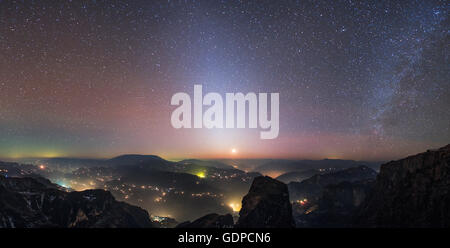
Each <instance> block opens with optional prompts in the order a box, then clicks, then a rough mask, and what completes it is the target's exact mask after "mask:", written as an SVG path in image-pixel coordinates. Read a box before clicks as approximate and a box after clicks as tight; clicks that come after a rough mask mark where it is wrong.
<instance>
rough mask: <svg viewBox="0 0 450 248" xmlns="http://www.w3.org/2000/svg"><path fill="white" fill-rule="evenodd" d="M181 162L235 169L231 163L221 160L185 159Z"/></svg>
mask: <svg viewBox="0 0 450 248" xmlns="http://www.w3.org/2000/svg"><path fill="white" fill-rule="evenodd" d="M179 163H182V164H185V165H198V166H204V167H214V168H218V169H230V170H234V169H235V168H234V167H233V166H231V165H228V164H225V163H222V162H220V161H215V160H199V159H185V160H182V161H180V162H179Z"/></svg>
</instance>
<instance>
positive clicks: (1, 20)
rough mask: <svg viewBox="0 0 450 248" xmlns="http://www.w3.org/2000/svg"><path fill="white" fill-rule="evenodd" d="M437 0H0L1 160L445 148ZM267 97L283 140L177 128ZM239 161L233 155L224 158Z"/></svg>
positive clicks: (449, 96) (253, 132) (363, 154)
mask: <svg viewBox="0 0 450 248" xmlns="http://www.w3.org/2000/svg"><path fill="white" fill-rule="evenodd" d="M449 10H450V4H449V2H448V1H428V0H427V1H379V0H376V1H364V2H360V1H190V0H186V1H129V2H125V1H4V0H3V1H2V0H0V157H1V158H19V157H52V156H79V157H111V156H115V155H119V154H124V153H142V154H157V155H160V156H162V157H164V158H168V159H180V158H188V157H197V158H266V157H271V158H312V159H318V158H346V159H358V160H386V159H396V158H401V157H403V156H406V155H410V154H414V153H417V152H422V151H425V150H426V149H430V148H437V147H440V146H443V145H445V144H448V143H450V130H449V127H450V68H449V64H450V63H449V46H450V45H449V44H450V39H449V37H450V36H449V27H450V23H449V19H448V16H449ZM194 84H202V85H203V92H204V93H207V92H212V91H214V92H218V93H220V94H222V95H223V96H224V94H225V93H226V92H243V93H247V92H256V93H258V92H269V93H270V92H279V93H280V134H279V136H278V138H277V139H273V140H261V139H260V138H259V132H260V129H231V130H227V129H211V130H207V129H196V130H194V129H174V128H173V127H172V126H171V124H170V116H171V113H172V111H173V110H174V109H175V108H176V107H174V106H171V105H170V99H171V96H172V95H173V94H175V93H176V92H180V91H183V92H187V93H189V94H191V96H192V94H193V86H194ZM233 148H234V149H236V151H237V152H236V153H231V150H232V149H233Z"/></svg>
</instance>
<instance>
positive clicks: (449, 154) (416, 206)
mask: <svg viewBox="0 0 450 248" xmlns="http://www.w3.org/2000/svg"><path fill="white" fill-rule="evenodd" d="M356 225H360V226H369V227H450V145H447V146H446V147H443V148H441V149H438V150H432V151H427V152H425V153H421V154H418V155H415V156H411V157H408V158H405V159H402V160H398V161H393V162H389V163H387V164H384V165H382V166H381V169H380V174H379V175H378V177H377V180H376V185H375V188H374V191H373V193H372V194H371V196H370V197H369V198H368V199H367V200H366V201H365V202H364V203H363V204H362V206H361V209H360V212H359V215H358V217H357V221H356Z"/></svg>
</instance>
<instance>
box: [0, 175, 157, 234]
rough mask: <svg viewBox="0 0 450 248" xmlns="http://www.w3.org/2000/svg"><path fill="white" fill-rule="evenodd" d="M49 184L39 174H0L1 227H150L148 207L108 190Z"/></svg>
mask: <svg viewBox="0 0 450 248" xmlns="http://www.w3.org/2000/svg"><path fill="white" fill-rule="evenodd" d="M42 181H45V182H46V183H42ZM51 185H53V184H51V183H50V181H48V180H46V179H42V178H41V179H40V180H37V179H35V178H6V177H3V176H0V227H3V228H5V227H6V228H38V227H82V228H89V227H99V228H101V227H121V228H131V227H133V228H134V227H153V225H152V222H151V220H150V218H149V215H148V213H147V211H145V210H143V209H141V208H139V207H135V206H132V205H129V204H127V203H124V202H118V201H116V200H115V199H114V197H113V196H112V195H111V193H110V192H108V191H104V190H86V191H82V192H65V191H62V190H59V189H58V188H57V187H56V186H51Z"/></svg>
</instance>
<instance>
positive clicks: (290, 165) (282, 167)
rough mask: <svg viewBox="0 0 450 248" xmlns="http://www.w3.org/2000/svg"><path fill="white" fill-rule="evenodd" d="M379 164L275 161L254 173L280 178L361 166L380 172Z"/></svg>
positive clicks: (337, 161)
mask: <svg viewBox="0 0 450 248" xmlns="http://www.w3.org/2000/svg"><path fill="white" fill-rule="evenodd" d="M380 164H381V163H379V162H365V161H354V160H341V159H323V160H283V159H274V160H269V161H268V162H266V163H264V164H262V165H260V166H258V167H256V168H255V169H254V171H257V172H259V173H261V174H263V175H275V176H279V175H281V174H285V173H288V172H302V171H307V170H319V169H325V170H329V169H336V170H341V169H346V168H351V167H356V166H359V165H365V166H367V167H370V168H372V169H374V170H378V168H379V165H380Z"/></svg>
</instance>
